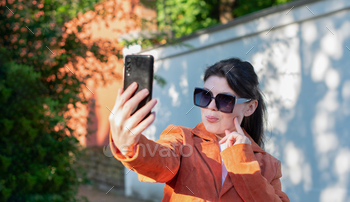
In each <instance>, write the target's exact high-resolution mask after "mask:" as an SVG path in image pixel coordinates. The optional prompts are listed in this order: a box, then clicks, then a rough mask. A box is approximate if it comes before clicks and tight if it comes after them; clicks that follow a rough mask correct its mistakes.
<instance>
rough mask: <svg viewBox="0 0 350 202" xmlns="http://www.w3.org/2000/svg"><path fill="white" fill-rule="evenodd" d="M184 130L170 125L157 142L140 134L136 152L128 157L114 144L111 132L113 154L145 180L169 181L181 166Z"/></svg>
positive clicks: (140, 178) (141, 179)
mask: <svg viewBox="0 0 350 202" xmlns="http://www.w3.org/2000/svg"><path fill="white" fill-rule="evenodd" d="M183 135H184V134H183V130H182V129H181V128H180V127H178V126H174V125H169V126H168V127H167V128H166V129H165V130H164V131H163V132H162V134H161V135H160V139H159V140H158V141H157V142H154V141H152V140H149V139H147V138H146V137H145V136H144V135H141V136H140V139H139V142H138V144H137V146H136V153H135V155H134V156H133V157H131V158H126V157H125V156H123V155H122V154H121V152H120V150H119V149H118V148H117V147H116V146H115V145H114V142H113V139H112V136H111V134H110V135H109V140H110V142H109V144H110V148H111V151H112V154H113V156H114V157H115V158H116V159H117V160H119V161H120V162H121V163H122V164H123V165H124V166H125V167H127V168H129V169H130V170H133V171H135V172H136V173H138V175H139V180H140V181H143V182H168V181H170V180H171V179H172V178H173V177H174V176H175V175H176V173H177V171H178V169H179V167H180V148H181V146H182V143H183Z"/></svg>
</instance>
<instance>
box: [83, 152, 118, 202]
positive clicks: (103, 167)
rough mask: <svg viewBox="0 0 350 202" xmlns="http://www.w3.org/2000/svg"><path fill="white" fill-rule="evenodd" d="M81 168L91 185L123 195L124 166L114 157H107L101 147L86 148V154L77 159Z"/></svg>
mask: <svg viewBox="0 0 350 202" xmlns="http://www.w3.org/2000/svg"><path fill="white" fill-rule="evenodd" d="M78 164H80V165H81V166H83V167H84V168H85V170H86V172H87V177H88V178H89V179H90V180H91V182H92V185H94V186H97V187H98V188H99V189H101V190H104V191H106V192H107V191H108V190H110V189H111V188H112V187H113V186H114V187H113V189H112V190H111V192H114V193H117V194H121V195H124V166H123V164H121V163H120V162H119V161H118V160H117V159H115V158H114V157H107V156H105V155H104V153H103V147H97V146H95V147H89V148H86V153H85V155H84V156H82V158H80V159H78Z"/></svg>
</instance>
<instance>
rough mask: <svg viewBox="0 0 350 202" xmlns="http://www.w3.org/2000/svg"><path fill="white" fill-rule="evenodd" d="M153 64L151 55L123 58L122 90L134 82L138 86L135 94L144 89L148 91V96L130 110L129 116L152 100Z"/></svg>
mask: <svg viewBox="0 0 350 202" xmlns="http://www.w3.org/2000/svg"><path fill="white" fill-rule="evenodd" d="M153 63H154V58H153V56H152V55H127V56H126V57H125V65H124V90H125V89H126V88H127V87H128V86H129V85H130V84H132V83H133V82H134V81H135V82H136V83H137V84H138V88H137V90H136V92H135V93H137V92H139V91H141V90H142V89H144V88H147V89H148V90H149V94H148V96H147V97H146V98H145V99H143V100H142V101H141V102H140V103H139V105H137V106H136V107H135V108H134V109H133V110H132V112H131V114H134V113H135V111H137V110H138V109H140V108H141V107H143V106H144V105H145V104H146V103H147V102H148V101H150V100H151V99H152V85H153Z"/></svg>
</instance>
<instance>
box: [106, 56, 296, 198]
mask: <svg viewBox="0 0 350 202" xmlns="http://www.w3.org/2000/svg"><path fill="white" fill-rule="evenodd" d="M258 85H259V82H258V77H257V75H256V73H255V72H254V68H253V67H252V65H251V64H250V63H248V62H243V61H241V60H240V59H236V58H231V59H228V60H223V61H220V62H218V63H216V64H214V65H213V66H210V67H208V68H207V69H206V71H205V74H204V87H203V88H196V89H195V91H194V104H195V105H196V106H199V107H201V117H202V122H201V123H199V124H198V125H197V126H196V127H195V128H193V129H190V128H186V127H182V126H174V125H170V126H168V127H167V128H166V129H165V130H164V131H163V132H162V134H161V135H160V139H159V140H158V141H157V142H154V141H152V140H149V139H147V138H146V137H145V136H143V135H142V134H141V133H142V131H144V130H145V129H146V128H147V127H148V126H149V125H150V124H151V123H152V122H153V121H154V119H155V113H152V114H151V115H150V116H149V117H147V118H146V119H144V120H143V121H141V120H142V119H143V118H144V117H145V116H146V115H147V114H148V112H149V111H150V110H151V109H152V108H153V107H154V106H155V104H156V103H157V101H156V100H155V99H152V100H151V101H150V102H148V103H147V104H146V105H145V106H144V107H143V108H142V109H140V110H139V111H137V112H136V113H135V114H133V115H132V116H130V112H131V110H132V109H133V108H134V107H135V106H136V105H137V104H138V103H139V102H140V101H141V100H142V99H143V98H144V97H146V96H147V94H148V92H147V90H143V91H140V92H139V93H137V94H136V95H135V96H134V97H132V98H130V96H131V95H132V94H133V92H134V91H135V90H136V88H137V85H136V84H134V85H131V86H130V87H128V88H127V89H126V90H125V92H123V93H122V91H121V89H120V90H119V92H118V97H117V101H116V103H115V106H114V108H113V110H112V114H111V115H110V117H109V120H110V124H111V135H110V146H111V148H112V153H113V154H114V156H115V158H117V159H118V160H119V161H121V162H122V163H123V164H124V165H125V166H126V167H127V168H129V169H131V170H134V171H135V172H137V173H138V174H139V179H140V181H144V182H165V183H166V184H165V187H164V197H163V201H289V199H288V196H287V195H286V194H285V193H283V192H282V191H281V182H280V177H281V176H282V174H281V164H280V162H279V161H278V160H277V159H275V158H274V157H272V156H271V155H270V154H268V153H266V152H265V151H264V150H263V149H261V147H259V146H262V145H263V136H264V134H263V122H264V114H265V110H266V108H265V104H264V100H263V98H262V96H261V93H260V89H259V87H258Z"/></svg>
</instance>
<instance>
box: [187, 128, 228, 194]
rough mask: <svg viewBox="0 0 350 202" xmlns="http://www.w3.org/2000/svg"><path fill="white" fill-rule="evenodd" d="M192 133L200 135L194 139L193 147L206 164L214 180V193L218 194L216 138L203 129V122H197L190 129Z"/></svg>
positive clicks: (217, 150) (219, 162)
mask: <svg viewBox="0 0 350 202" xmlns="http://www.w3.org/2000/svg"><path fill="white" fill-rule="evenodd" d="M192 133H193V134H194V135H195V136H198V137H200V139H199V138H198V140H197V141H194V147H195V149H196V150H197V151H198V154H199V155H200V157H201V159H202V160H203V162H204V163H205V164H206V166H207V168H208V170H209V173H206V174H207V175H211V176H212V179H213V180H214V182H215V189H216V194H217V196H219V193H220V188H221V175H222V174H221V170H222V167H221V157H220V147H219V143H218V142H217V138H216V136H215V135H214V134H212V133H209V132H207V131H206V130H205V128H204V125H203V123H199V124H198V125H197V126H196V127H195V128H193V129H192Z"/></svg>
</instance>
